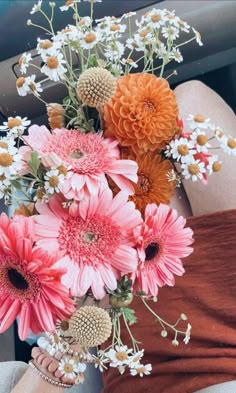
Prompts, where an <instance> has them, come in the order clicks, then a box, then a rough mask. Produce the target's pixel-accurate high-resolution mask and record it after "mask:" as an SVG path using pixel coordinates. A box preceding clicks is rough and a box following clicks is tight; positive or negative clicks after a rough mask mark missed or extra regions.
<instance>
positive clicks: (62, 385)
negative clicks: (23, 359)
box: [29, 360, 74, 389]
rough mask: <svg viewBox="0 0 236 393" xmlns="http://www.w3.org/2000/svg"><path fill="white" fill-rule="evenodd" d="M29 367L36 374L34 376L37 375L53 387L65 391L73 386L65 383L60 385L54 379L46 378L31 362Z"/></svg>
mask: <svg viewBox="0 0 236 393" xmlns="http://www.w3.org/2000/svg"><path fill="white" fill-rule="evenodd" d="M29 365H30V367H31V368H32V369H33V370H34V371H35V372H36V374H38V375H39V376H40V377H41V378H42V379H43V380H44V381H46V382H48V383H50V384H51V385H54V386H57V387H61V388H66V389H69V388H71V387H72V386H74V385H69V384H67V383H62V382H59V381H55V380H54V379H52V378H50V377H48V376H47V375H46V374H44V373H43V372H42V371H41V370H39V368H38V367H37V366H36V365H35V363H34V362H33V361H32V360H30V361H29Z"/></svg>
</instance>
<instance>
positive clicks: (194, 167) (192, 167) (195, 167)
mask: <svg viewBox="0 0 236 393" xmlns="http://www.w3.org/2000/svg"><path fill="white" fill-rule="evenodd" d="M188 170H189V173H190V174H191V175H197V174H198V173H199V166H198V165H197V164H190V165H189V166H188Z"/></svg>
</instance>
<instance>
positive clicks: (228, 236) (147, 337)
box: [103, 210, 236, 393]
mask: <svg viewBox="0 0 236 393" xmlns="http://www.w3.org/2000/svg"><path fill="white" fill-rule="evenodd" d="M188 225H189V226H190V227H191V228H192V229H193V231H194V239H195V243H194V253H193V254H192V255H191V256H189V257H188V258H186V259H185V260H184V264H185V269H186V273H185V275H184V276H183V277H177V279H176V285H175V287H174V288H170V287H164V288H162V289H161V290H160V295H159V298H158V302H157V303H152V306H154V307H155V310H156V312H157V313H158V314H159V315H160V316H161V317H163V318H164V319H165V320H167V321H169V322H171V323H175V321H176V320H177V318H178V316H179V315H180V313H184V314H186V315H187V316H188V321H189V323H190V324H191V325H192V332H191V340H190V342H189V344H188V345H185V344H184V343H183V342H182V341H181V340H180V344H179V346H178V347H174V346H173V345H172V344H171V340H172V336H171V334H172V333H169V338H162V337H161V336H160V332H161V327H160V326H159V324H158V323H156V322H154V317H153V316H152V315H151V314H150V313H149V312H148V311H147V309H146V308H145V307H144V306H143V305H142V304H141V301H140V300H139V301H138V302H137V301H135V303H134V304H133V306H134V308H135V310H136V314H137V317H138V319H139V321H140V322H139V323H138V324H137V325H133V326H132V332H133V335H134V337H135V338H136V339H137V340H138V341H141V342H142V343H143V347H144V348H145V357H144V361H143V363H144V364H145V363H151V364H152V366H153V371H152V373H151V375H149V376H145V377H143V378H140V377H132V376H131V375H129V373H128V371H127V372H126V374H124V375H122V376H120V374H119V373H118V371H117V369H109V370H108V371H106V372H105V373H104V390H103V393H120V392H123V393H193V392H195V391H196V390H198V389H201V388H204V387H207V386H210V385H214V384H217V383H221V382H226V381H230V380H235V379H236V296H235V295H236V210H231V211H226V212H221V213H215V214H209V215H204V216H200V217H191V218H189V219H188ZM180 326H181V325H180ZM184 326H186V322H185V323H184ZM123 331H124V336H123V341H124V342H128V343H129V338H128V335H127V334H126V332H125V329H124V330H123ZM181 337H182V336H180V337H179V339H180V338H181Z"/></svg>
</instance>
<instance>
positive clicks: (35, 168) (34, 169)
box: [28, 150, 40, 176]
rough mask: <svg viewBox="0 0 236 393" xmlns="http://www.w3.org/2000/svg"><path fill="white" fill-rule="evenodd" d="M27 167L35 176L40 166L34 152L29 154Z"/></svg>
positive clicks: (36, 154)
mask: <svg viewBox="0 0 236 393" xmlns="http://www.w3.org/2000/svg"><path fill="white" fill-rule="evenodd" d="M28 165H29V167H30V169H31V171H32V173H33V175H35V176H37V173H38V169H39V166H40V159H39V157H38V153H37V152H36V151H34V150H33V151H32V152H31V156H30V160H29V161H28Z"/></svg>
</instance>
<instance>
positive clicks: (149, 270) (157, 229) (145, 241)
mask: <svg viewBox="0 0 236 393" xmlns="http://www.w3.org/2000/svg"><path fill="white" fill-rule="evenodd" d="M185 223H186V220H185V219H184V218H183V217H179V218H177V212H176V210H172V209H170V208H169V206H167V205H163V204H160V205H159V207H158V206H157V205H155V204H149V205H147V207H146V210H145V221H144V223H143V224H141V225H139V226H138V227H137V228H135V229H134V231H133V234H134V238H135V240H136V245H137V250H138V254H139V264H138V269H137V271H136V272H135V274H133V278H134V279H136V280H135V287H136V289H138V288H139V289H141V290H143V291H144V292H145V293H146V294H147V295H152V296H157V293H158V287H162V286H163V285H170V286H173V285H174V283H175V278H174V274H176V275H178V276H181V275H182V274H183V273H184V268H183V265H182V261H181V259H180V258H183V257H187V256H188V255H189V254H191V252H192V251H193V249H192V248H191V247H189V245H190V244H192V243H193V238H192V235H193V232H192V230H191V229H190V228H184V225H185Z"/></svg>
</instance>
